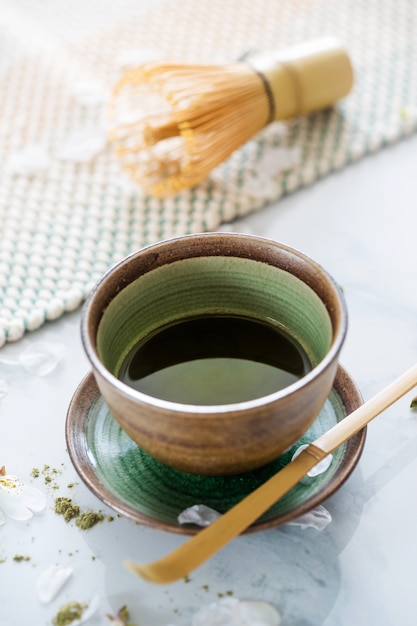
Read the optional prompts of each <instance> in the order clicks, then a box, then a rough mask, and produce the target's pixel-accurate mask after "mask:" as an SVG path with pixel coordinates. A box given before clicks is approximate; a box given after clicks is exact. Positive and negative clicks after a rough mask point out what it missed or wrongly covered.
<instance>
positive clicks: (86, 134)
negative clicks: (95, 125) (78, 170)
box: [58, 129, 107, 163]
mask: <svg viewBox="0 0 417 626" xmlns="http://www.w3.org/2000/svg"><path fill="white" fill-rule="evenodd" d="M106 145H107V135H106V133H105V132H104V131H103V130H101V129H85V130H81V131H78V132H76V133H74V134H73V135H71V136H70V137H68V138H67V140H66V143H65V144H64V145H63V147H62V149H61V151H60V153H59V157H58V158H59V159H61V160H62V161H72V162H73V163H88V162H89V161H91V160H92V159H94V158H95V157H96V156H97V155H98V154H100V152H102V151H103V150H104V148H105V147H106Z"/></svg>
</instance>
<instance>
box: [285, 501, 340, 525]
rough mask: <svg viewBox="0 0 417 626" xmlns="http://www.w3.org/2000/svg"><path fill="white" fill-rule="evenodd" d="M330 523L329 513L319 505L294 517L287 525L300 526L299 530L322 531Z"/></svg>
mask: <svg viewBox="0 0 417 626" xmlns="http://www.w3.org/2000/svg"><path fill="white" fill-rule="evenodd" d="M331 521H332V516H331V514H330V513H329V511H328V510H327V509H326V508H325V507H324V506H323V505H322V504H319V505H318V506H317V507H316V508H315V509H313V510H312V511H309V512H308V513H305V514H304V515H300V516H299V517H295V518H294V519H293V520H291V522H289V524H292V525H294V526H300V527H301V528H315V529H316V530H324V529H325V528H326V526H328V525H329V524H330V523H331Z"/></svg>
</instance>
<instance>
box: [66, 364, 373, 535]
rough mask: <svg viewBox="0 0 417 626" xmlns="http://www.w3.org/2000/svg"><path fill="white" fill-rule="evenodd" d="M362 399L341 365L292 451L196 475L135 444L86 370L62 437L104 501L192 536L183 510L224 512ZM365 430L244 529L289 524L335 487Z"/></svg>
mask: <svg viewBox="0 0 417 626" xmlns="http://www.w3.org/2000/svg"><path fill="white" fill-rule="evenodd" d="M361 404H362V399H361V395H360V392H359V391H358V389H357V387H356V385H355V383H354V382H353V380H352V379H351V378H350V377H349V375H348V374H347V373H346V371H345V370H344V369H342V368H341V367H339V369H338V373H337V376H336V379H335V382H334V386H333V389H332V392H331V394H330V396H329V398H328V399H327V401H326V403H325V406H324V407H323V409H322V411H321V413H320V414H319V416H318V417H317V419H316V421H315V422H314V424H313V425H312V426H311V427H310V429H309V430H308V431H307V432H306V433H305V435H304V436H303V437H302V439H300V440H299V442H298V443H297V445H296V446H294V447H293V448H292V449H291V450H289V451H288V452H287V453H285V454H284V455H283V456H281V457H279V458H278V459H276V460H275V461H273V462H272V463H269V464H268V465H266V466H264V467H262V468H260V469H258V470H254V471H251V472H247V473H245V474H238V475H234V476H224V477H223V476H213V477H207V476H196V475H192V474H187V473H185V472H182V471H179V470H175V469H172V468H170V467H167V466H166V465H163V464H162V463H160V462H159V461H157V460H155V459H154V458H153V457H151V456H149V455H148V454H147V453H146V452H144V450H142V449H141V448H140V447H138V445H137V444H135V443H134V442H133V441H132V440H131V439H130V438H129V437H128V436H127V435H126V433H125V432H124V431H123V430H122V429H121V428H120V426H119V425H118V423H117V422H116V421H115V420H114V418H113V417H112V415H111V414H110V412H109V410H108V408H107V406H106V404H105V402H104V400H103V399H102V397H101V395H100V393H99V390H98V388H97V385H96V382H95V379H94V376H93V374H92V373H90V374H88V375H87V376H86V377H85V378H84V380H83V381H82V382H81V384H80V385H79V387H78V388H77V390H76V392H75V394H74V396H73V398H72V401H71V403H70V406H69V408H68V414H67V421H66V439H67V446H68V451H69V454H70V457H71V460H72V462H73V464H74V467H75V469H76V471H77V472H78V474H79V476H80V477H81V479H82V480H83V481H84V482H85V483H86V485H87V486H88V487H89V489H90V490H91V491H92V492H93V493H94V494H95V495H96V496H97V497H98V498H99V499H101V500H102V502H104V503H105V504H106V505H108V506H109V507H111V508H112V509H114V510H115V511H116V512H117V513H119V514H121V515H123V516H125V517H128V518H130V519H132V520H134V521H135V522H139V523H142V524H145V525H147V526H152V527H155V528H159V529H162V530H167V531H170V532H175V533H182V534H193V533H195V532H197V531H198V528H195V527H190V526H181V525H180V524H179V523H178V521H177V516H178V515H179V513H181V511H183V510H184V509H185V508H187V507H190V506H192V505H194V504H205V505H207V506H210V507H212V508H214V509H216V510H217V511H219V512H225V511H226V510H228V509H229V508H230V507H232V506H233V505H234V504H236V503H237V502H238V501H239V500H241V499H242V498H244V497H245V496H246V495H247V494H248V493H250V492H251V491H252V490H253V489H255V488H256V487H258V486H259V485H260V484H262V483H263V482H264V481H265V480H267V479H268V478H269V477H270V476H271V475H272V474H274V473H275V472H277V471H279V469H280V468H282V467H283V466H284V465H286V464H287V463H288V462H289V461H290V459H291V457H292V455H293V454H294V452H295V450H296V449H297V448H298V446H299V445H301V444H303V443H308V442H310V441H313V440H314V439H316V438H317V437H319V436H320V435H321V434H323V433H324V432H325V431H327V430H328V429H329V428H331V427H332V426H334V424H336V423H337V422H338V421H340V420H342V419H343V418H344V417H345V416H346V415H347V414H349V413H351V412H352V411H353V410H354V409H355V408H357V407H358V406H360V405H361ZM365 436H366V429H364V430H362V431H361V432H359V433H358V434H357V435H355V436H354V437H352V438H351V439H350V440H349V441H348V442H347V443H345V444H344V445H343V446H341V447H340V448H338V450H337V451H336V452H335V453H334V455H333V460H332V463H331V465H330V467H329V469H328V470H327V471H326V472H325V473H323V474H321V475H319V476H317V477H316V478H314V479H308V480H307V481H303V482H302V483H299V484H298V485H296V486H295V487H294V488H293V489H291V491H289V492H288V493H287V494H286V495H285V496H284V497H283V498H281V499H280V500H279V501H278V502H277V503H276V504H275V505H274V506H273V507H271V508H270V509H269V511H267V513H265V514H264V515H263V516H262V517H261V518H259V520H258V521H257V522H256V523H255V524H253V525H252V526H251V527H250V528H249V529H248V531H247V532H251V531H252V532H253V531H256V530H263V529H265V528H269V527H272V526H279V525H281V524H283V523H286V522H289V521H291V520H292V519H294V518H295V517H298V516H299V515H302V514H303V513H306V512H307V511H309V510H310V509H312V508H314V507H315V506H317V505H318V504H320V503H321V502H322V501H323V500H325V499H326V498H327V497H328V496H330V495H331V494H332V493H334V492H335V491H336V489H338V488H339V487H340V486H341V485H342V484H343V483H344V481H345V480H346V479H347V478H348V476H349V475H350V473H351V472H352V470H353V469H354V467H355V466H356V464H357V462H358V460H359V458H360V455H361V453H362V450H363V446H364V443H365Z"/></svg>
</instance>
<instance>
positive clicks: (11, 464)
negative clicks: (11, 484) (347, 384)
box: [0, 138, 417, 626]
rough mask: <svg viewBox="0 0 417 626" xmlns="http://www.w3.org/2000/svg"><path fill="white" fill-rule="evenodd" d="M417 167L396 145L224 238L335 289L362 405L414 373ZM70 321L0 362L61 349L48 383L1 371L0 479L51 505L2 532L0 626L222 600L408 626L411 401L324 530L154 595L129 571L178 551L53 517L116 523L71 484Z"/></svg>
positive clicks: (181, 615)
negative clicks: (4, 475)
mask: <svg viewBox="0 0 417 626" xmlns="http://www.w3.org/2000/svg"><path fill="white" fill-rule="evenodd" d="M416 154H417V138H412V139H409V140H406V141H403V142H401V143H400V144H397V145H396V146H393V147H390V148H387V149H386V150H384V151H382V152H380V153H378V154H376V155H373V156H370V157H368V158H366V159H365V160H363V161H361V162H360V163H356V164H353V165H351V166H350V167H348V168H347V169H345V170H344V171H342V172H340V173H337V174H334V175H332V176H330V177H328V178H327V179H325V180H323V181H320V182H319V183H317V184H315V185H314V186H312V187H310V188H308V189H305V190H303V191H300V192H298V193H296V194H294V195H292V196H290V197H288V198H286V199H284V200H282V201H280V202H279V203H277V204H276V205H273V206H271V207H268V208H266V209H265V210H263V211H262V212H260V213H258V214H256V215H252V216H250V217H248V218H246V219H244V220H240V221H239V222H237V223H236V224H235V225H234V228H235V229H236V230H243V231H247V232H252V233H255V234H260V235H263V236H267V237H270V238H274V239H277V240H280V241H282V242H284V243H286V244H289V245H292V246H294V247H297V248H299V249H301V250H302V251H303V252H305V253H307V254H308V255H310V256H311V257H313V258H314V259H315V260H317V261H319V262H320V263H321V264H322V265H323V266H324V267H325V268H326V269H327V270H328V271H329V272H330V273H331V274H333V276H334V277H335V278H336V279H337V280H338V281H339V282H340V284H341V285H342V286H343V288H344V291H345V296H346V300H347V304H348V310H349V314H350V326H349V332H348V337H347V340H346V343H345V346H344V349H343V352H342V358H341V362H342V364H343V365H344V366H345V367H346V368H347V369H348V371H349V372H350V374H351V375H352V377H353V378H354V379H355V380H356V382H357V383H358V385H359V387H360V389H361V391H362V394H363V396H364V398H365V399H366V398H369V397H371V396H372V395H373V394H374V393H376V392H377V391H378V390H379V389H381V388H382V387H383V386H384V385H386V384H387V383H389V382H390V381H391V380H393V379H394V378H395V377H396V376H398V375H400V374H401V373H402V372H403V371H404V370H406V369H407V368H408V367H410V366H411V365H413V364H414V363H415V362H416V361H417V288H416V285H417V281H416V268H417V245H416V238H417V210H416V208H417V177H416V162H417V159H416ZM79 321H80V312H76V313H74V314H71V315H67V316H65V317H64V318H62V319H61V320H59V321H56V322H53V323H48V324H47V325H46V326H45V327H44V328H42V329H41V330H39V331H36V332H35V333H32V334H30V335H27V336H26V337H25V338H24V340H22V341H21V342H19V343H17V344H13V345H11V344H10V345H8V346H6V347H5V348H4V349H2V350H1V351H0V361H2V360H3V361H4V360H5V359H7V360H15V359H17V358H18V356H19V355H20V354H21V353H22V351H23V350H24V348H25V347H27V346H29V345H32V344H33V343H35V342H38V341H41V340H42V341H48V342H52V343H54V344H63V345H64V346H65V350H64V355H63V359H62V361H61V363H60V364H59V366H58V367H57V368H56V369H55V370H54V371H53V372H52V373H51V374H49V375H48V376H43V377H39V376H35V375H31V374H28V373H26V372H25V370H24V369H23V368H22V367H19V366H15V365H11V364H9V365H7V364H4V363H0V379H3V380H6V381H7V383H8V385H9V391H8V393H7V394H6V395H5V396H4V397H3V398H2V399H0V433H1V434H0V466H2V465H3V464H4V465H5V466H6V468H7V470H8V471H10V472H13V473H16V474H18V475H19V477H20V478H21V479H22V480H25V481H27V482H30V483H31V484H34V485H37V486H39V487H41V488H42V489H43V490H44V491H45V493H46V496H47V506H46V509H45V511H44V512H43V513H42V514H40V515H38V516H36V517H34V518H33V519H32V520H30V521H29V522H14V521H13V520H10V519H9V520H7V522H6V524H5V525H4V526H2V527H0V626H29V625H31V626H32V625H33V626H44V625H45V626H46V625H48V624H51V623H52V618H53V616H54V615H55V614H56V611H57V609H58V607H60V606H61V605H62V604H64V603H65V602H68V601H71V600H78V601H84V600H86V601H88V600H90V599H91V598H92V597H93V596H95V595H98V596H99V600H100V606H99V610H98V612H97V614H96V616H95V617H94V618H93V619H91V621H90V622H89V623H91V625H92V626H94V625H98V624H100V625H105V624H109V623H110V622H109V621H108V619H107V618H106V617H105V614H106V613H113V614H114V613H116V612H117V610H118V609H119V608H120V607H121V606H122V605H123V604H127V605H128V607H129V609H130V612H131V620H132V622H134V623H135V624H138V625H140V626H167V625H168V624H175V625H176V626H190V624H191V619H192V615H193V614H194V613H195V612H196V611H197V610H198V609H199V608H200V607H201V606H202V605H204V604H207V603H209V602H212V601H217V600H218V598H219V595H220V594H226V593H227V592H232V593H233V595H234V596H235V597H239V598H250V599H263V600H267V601H269V602H272V603H274V604H275V605H276V606H277V607H278V609H279V610H280V612H281V614H282V618H283V619H282V624H283V626H352V625H353V624H355V626H369V625H374V624H375V625H376V624H378V626H398V625H400V624H401V625H402V626H414V625H415V624H416V623H417V594H416V589H415V587H416V583H415V581H416V576H415V562H416V556H417V532H416V529H417V498H416V493H417V491H416V476H417V413H416V412H415V411H414V412H413V411H412V410H411V409H410V408H409V404H410V401H411V398H412V397H413V396H414V395H417V389H416V390H414V392H410V393H409V394H407V395H406V396H405V397H404V398H403V399H402V400H400V401H398V402H397V403H396V404H395V405H394V406H392V407H391V408H390V409H389V410H387V411H385V412H384V413H383V414H382V415H381V416H380V417H378V418H377V419H376V420H375V421H374V422H373V423H372V424H371V425H370V426H369V431H368V437H367V442H366V446H365V450H364V453H363V455H362V458H361V460H360V462H359V464H358V466H357V468H356V470H355V471H354V473H353V475H352V476H351V477H350V479H349V480H348V481H347V483H346V484H345V485H344V486H343V487H342V488H341V489H340V490H339V491H338V492H337V493H336V494H335V495H333V496H332V497H331V498H330V499H329V500H327V501H326V503H325V504H326V507H327V508H328V510H329V511H330V512H331V514H332V516H333V521H332V523H331V524H330V525H329V526H328V527H327V528H326V529H325V530H323V531H321V532H320V531H317V530H314V529H307V530H302V529H300V528H297V527H294V526H288V527H283V528H279V529H275V530H271V531H268V532H264V533H259V534H256V535H251V536H246V537H239V538H238V539H236V540H235V541H233V542H232V543H231V544H230V545H229V546H227V547H226V548H224V549H223V550H222V551H221V552H220V553H219V554H218V555H217V556H215V557H214V558H213V559H211V560H210V561H209V562H208V563H206V564H205V565H203V566H202V567H201V568H200V569H198V570H197V571H196V572H194V573H193V574H192V575H191V576H190V580H189V581H188V582H185V581H180V582H178V583H175V584H173V585H167V586H155V585H152V584H150V583H146V582H144V581H142V580H139V579H138V578H136V577H134V576H133V575H132V574H131V573H130V572H128V571H127V570H126V569H125V567H124V565H123V560H124V559H125V558H126V557H129V558H133V559H136V560H137V561H139V562H146V561H149V560H153V559H155V558H156V557H158V556H162V555H163V554H165V553H166V552H167V551H169V550H171V549H172V548H174V547H175V546H177V545H178V544H180V543H181V542H182V541H184V538H181V537H177V536H175V535H171V534H168V533H162V532H158V531H155V530H150V529H147V528H144V527H141V526H138V525H135V524H133V523H131V522H129V521H128V520H126V519H122V518H119V519H116V520H115V521H114V522H113V523H107V522H105V523H101V524H98V525H97V526H95V527H94V528H92V529H91V530H89V531H81V530H79V529H78V528H77V527H76V526H75V525H74V524H72V523H69V524H66V523H65V522H64V521H63V519H62V518H61V517H59V516H57V515H56V514H55V513H54V511H53V506H54V500H55V498H56V497H57V496H67V495H68V496H71V497H73V498H74V500H75V501H76V502H77V503H78V504H80V505H81V507H82V508H90V509H93V510H98V509H101V510H103V511H105V512H108V513H109V514H110V513H111V511H110V510H107V509H106V507H104V506H103V505H102V504H101V502H99V500H97V499H96V498H95V496H93V495H92V494H91V493H90V492H89V491H88V489H87V488H86V487H85V486H84V485H83V484H82V483H81V482H80V480H79V479H78V476H77V474H76V472H75V470H74V469H73V467H72V465H71V462H70V459H69V457H68V454H67V452H66V448H65V437H64V426H65V417H66V410H67V407H68V404H69V401H70V399H71V396H72V394H73V393H74V390H75V388H76V386H77V384H78V383H79V382H80V380H81V378H82V377H83V375H84V374H85V373H86V372H87V371H88V369H89V367H88V363H87V360H86V357H85V356H84V354H83V350H82V347H81V342H80V337H79ZM45 464H48V465H49V466H50V467H51V468H54V469H57V470H58V471H59V473H58V474H57V475H56V476H54V480H53V483H52V484H50V485H49V486H48V485H46V484H44V478H43V477H42V476H41V477H40V478H38V479H34V478H32V477H31V472H32V469H33V468H34V467H39V468H41V469H42V468H43V467H44V465H45ZM70 483H76V485H75V486H74V487H73V488H72V489H70V488H69V487H68V484H70ZM53 485H56V486H57V487H58V488H57V489H54V488H53ZM15 555H24V556H28V557H29V558H30V560H28V561H24V562H20V563H17V562H15V561H14V560H13V557H14V556H15ZM56 563H61V564H64V565H70V566H71V567H72V568H73V570H74V572H73V575H72V578H71V580H70V581H69V582H68V584H67V585H66V586H65V588H64V589H63V590H62V592H61V593H60V595H59V596H58V597H57V598H56V599H55V600H54V601H53V602H52V603H51V604H49V605H42V604H41V603H40V601H39V600H38V598H37V595H36V592H35V582H36V580H37V578H38V576H39V574H40V573H41V572H42V571H43V570H44V569H45V568H46V567H47V566H49V565H51V564H56Z"/></svg>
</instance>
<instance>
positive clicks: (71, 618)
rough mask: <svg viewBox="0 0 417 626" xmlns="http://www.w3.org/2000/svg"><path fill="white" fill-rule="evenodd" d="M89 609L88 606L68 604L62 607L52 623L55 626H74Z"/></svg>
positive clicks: (76, 603)
mask: <svg viewBox="0 0 417 626" xmlns="http://www.w3.org/2000/svg"><path fill="white" fill-rule="evenodd" d="M87 607H88V605H87V604H80V603H79V602H68V604H65V605H64V606H61V608H60V609H59V611H58V613H57V614H56V616H55V617H54V619H53V620H52V623H53V624H54V626H68V624H72V622H75V620H80V619H81V618H82V616H83V613H84V611H85V609H86V608H87Z"/></svg>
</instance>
